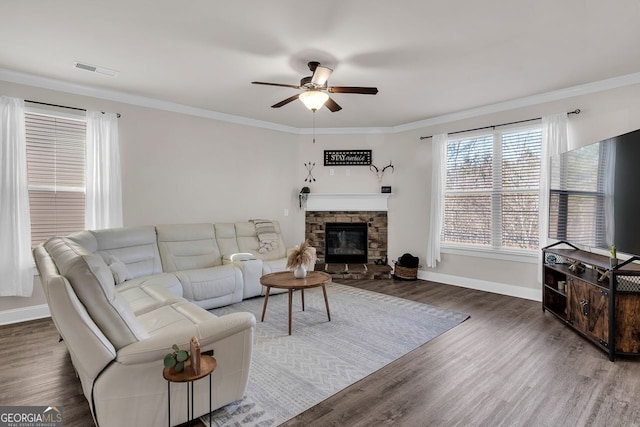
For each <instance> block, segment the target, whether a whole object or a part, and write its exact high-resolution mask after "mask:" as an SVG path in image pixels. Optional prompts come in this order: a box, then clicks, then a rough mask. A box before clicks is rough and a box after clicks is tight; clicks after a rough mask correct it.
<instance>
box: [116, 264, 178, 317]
mask: <svg viewBox="0 0 640 427" xmlns="http://www.w3.org/2000/svg"><path fill="white" fill-rule="evenodd" d="M175 284H177V286H178V287H179V288H180V291H182V286H181V285H180V282H179V281H178V278H177V277H176V276H175V275H173V274H171V273H162V274H156V275H154V276H147V277H144V278H142V277H141V278H137V279H133V280H130V281H128V282H126V283H123V284H121V285H117V286H116V291H117V292H118V293H119V294H120V295H122V296H123V297H124V299H125V300H126V301H127V302H128V303H129V305H130V306H131V309H132V310H133V312H134V313H135V315H136V316H140V315H141V314H144V313H148V312H149V311H151V310H155V309H157V308H159V307H162V306H165V305H170V304H173V303H175V302H178V301H184V298H182V297H181V296H180V295H178V294H176V293H175V292H174V288H175V286H176V285H175Z"/></svg>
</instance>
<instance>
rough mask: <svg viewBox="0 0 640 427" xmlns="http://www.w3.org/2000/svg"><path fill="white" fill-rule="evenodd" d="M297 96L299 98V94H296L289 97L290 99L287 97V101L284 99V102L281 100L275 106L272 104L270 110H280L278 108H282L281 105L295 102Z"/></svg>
mask: <svg viewBox="0 0 640 427" xmlns="http://www.w3.org/2000/svg"><path fill="white" fill-rule="evenodd" d="M299 96H300V94H299V93H298V94H295V95H293V96H290V97H288V98H287V99H285V100H282V101H280V102H278V103H277V104H273V105H272V106H271V108H280V107H282V106H283V105H287V104H288V103H290V102H291V101H295V100H296V99H298V97H299Z"/></svg>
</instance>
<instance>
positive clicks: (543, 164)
mask: <svg viewBox="0 0 640 427" xmlns="http://www.w3.org/2000/svg"><path fill="white" fill-rule="evenodd" d="M568 122H569V121H568V118H567V113H560V114H553V115H550V116H544V117H543V118H542V152H541V158H540V202H539V203H540V204H539V206H540V211H539V216H538V224H539V226H538V232H539V242H540V247H541V248H543V247H545V246H547V244H548V240H549V239H548V237H547V236H548V235H549V186H550V183H549V179H550V177H549V167H550V166H551V165H550V163H551V162H550V161H549V159H550V157H551V156H556V155H558V154H560V153H564V152H565V151H567V150H568V145H569V142H568V139H569V133H568V132H569V130H568ZM540 271H542V270H540Z"/></svg>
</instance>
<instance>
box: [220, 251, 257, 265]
mask: <svg viewBox="0 0 640 427" xmlns="http://www.w3.org/2000/svg"><path fill="white" fill-rule="evenodd" d="M254 259H256V256H255V255H254V254H252V253H249V252H238V253H235V254H230V255H224V256H223V257H222V262H223V263H225V264H227V263H231V262H235V261H249V260H254Z"/></svg>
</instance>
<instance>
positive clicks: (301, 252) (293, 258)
mask: <svg viewBox="0 0 640 427" xmlns="http://www.w3.org/2000/svg"><path fill="white" fill-rule="evenodd" d="M312 249H313V248H312V247H311V246H310V245H309V242H307V241H306V240H305V241H304V242H302V243H301V244H300V247H298V248H294V249H292V250H291V252H290V253H289V257H288V258H287V268H289V269H293V275H294V277H295V278H296V279H303V278H305V277H307V268H306V265H308V264H309V263H310V262H311V260H312V259H313V255H314V254H313V250H312Z"/></svg>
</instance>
